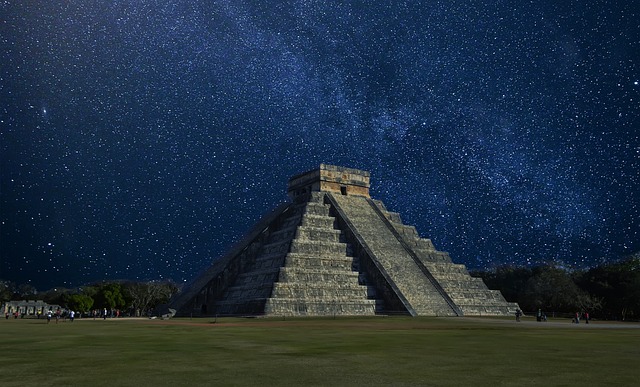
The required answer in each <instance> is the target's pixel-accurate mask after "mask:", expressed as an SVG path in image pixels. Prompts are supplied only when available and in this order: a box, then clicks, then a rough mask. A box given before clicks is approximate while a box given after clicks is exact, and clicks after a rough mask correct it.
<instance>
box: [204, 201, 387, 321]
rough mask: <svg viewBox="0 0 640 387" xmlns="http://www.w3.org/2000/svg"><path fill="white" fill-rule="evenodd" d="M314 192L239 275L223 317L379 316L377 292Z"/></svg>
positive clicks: (222, 304)
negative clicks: (365, 282) (365, 281)
mask: <svg viewBox="0 0 640 387" xmlns="http://www.w3.org/2000/svg"><path fill="white" fill-rule="evenodd" d="M322 199H323V194H321V193H313V194H311V195H310V200H309V201H307V202H302V203H296V204H294V205H293V209H292V211H289V213H288V214H287V217H286V219H284V221H283V222H282V225H281V227H280V228H279V229H278V230H276V231H274V232H272V233H271V234H270V236H269V238H268V240H267V241H266V242H265V243H264V244H263V246H262V247H261V248H260V251H259V253H258V254H257V256H256V257H255V259H254V260H252V261H251V262H250V263H249V264H247V266H246V268H245V269H244V270H243V271H242V273H239V275H238V276H237V278H236V280H235V282H234V283H233V285H232V286H230V287H229V288H228V289H227V290H226V291H225V293H224V294H223V296H222V297H221V300H220V301H217V302H216V304H215V313H216V314H219V315H248V314H251V315H257V314H265V315H286V316H305V315H374V314H375V313H376V304H377V303H378V304H380V303H379V301H378V302H377V301H376V300H375V299H374V297H375V290H374V289H373V288H372V287H371V286H366V285H364V284H363V282H364V277H363V276H362V275H360V274H359V273H358V261H357V259H356V258H354V257H352V256H350V250H351V247H350V245H349V244H347V243H346V242H345V241H344V236H343V235H342V232H341V231H340V230H337V229H335V228H334V223H335V218H334V217H332V216H330V215H329V206H328V205H326V204H324V203H323V200H322Z"/></svg>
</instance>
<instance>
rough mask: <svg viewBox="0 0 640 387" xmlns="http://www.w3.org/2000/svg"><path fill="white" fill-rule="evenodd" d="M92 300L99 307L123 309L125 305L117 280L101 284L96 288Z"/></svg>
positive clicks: (125, 301)
mask: <svg viewBox="0 0 640 387" xmlns="http://www.w3.org/2000/svg"><path fill="white" fill-rule="evenodd" d="M94 300H95V305H96V306H97V307H99V308H107V309H123V308H124V307H125V306H126V305H127V300H126V299H125V296H124V294H123V291H122V286H121V285H120V284H119V283H117V282H110V283H106V284H103V285H101V286H100V287H99V288H98V289H97V292H96V294H95V297H94Z"/></svg>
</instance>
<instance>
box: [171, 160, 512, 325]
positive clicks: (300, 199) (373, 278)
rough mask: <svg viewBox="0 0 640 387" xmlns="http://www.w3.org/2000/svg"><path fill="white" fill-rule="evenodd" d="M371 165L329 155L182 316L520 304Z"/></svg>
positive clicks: (190, 298)
mask: <svg viewBox="0 0 640 387" xmlns="http://www.w3.org/2000/svg"><path fill="white" fill-rule="evenodd" d="M369 183H370V175H369V172H366V171H360V170H357V169H351V168H344V167H338V166H333V165H326V164H321V165H320V168H318V169H314V170H311V171H309V172H306V173H303V174H300V175H297V176H294V177H292V178H291V179H290V180H289V185H288V193H289V197H290V199H291V202H290V203H285V204H282V205H280V206H279V207H277V208H276V209H275V210H273V211H272V212H271V213H270V214H269V215H267V216H265V217H264V218H263V219H262V220H260V221H259V222H258V223H257V224H256V225H255V226H254V227H253V229H251V230H250V231H249V232H248V234H247V235H246V237H245V238H244V239H243V240H242V241H240V242H239V243H237V244H236V246H235V247H234V248H233V249H232V250H231V251H230V252H229V253H228V254H226V255H225V256H223V257H221V258H219V259H217V260H216V261H214V262H213V264H212V265H211V267H209V268H208V270H206V271H205V272H204V273H203V274H201V275H200V276H199V277H197V278H196V279H195V280H194V281H193V282H192V283H191V284H190V285H189V286H188V287H186V288H185V289H184V291H183V292H181V293H180V294H178V295H177V296H176V297H175V298H174V299H173V300H172V301H171V304H170V307H171V308H173V309H175V310H176V311H177V315H178V316H214V315H215V316H225V315H243V316H256V315H265V316H331V315H334V316H335V315H348V316H351V315H375V314H408V315H412V316H463V315H507V314H513V313H514V312H515V310H516V308H517V304H514V303H508V302H506V301H505V299H504V298H503V297H502V294H501V293H500V292H499V291H497V290H489V289H488V288H487V286H486V285H485V284H484V282H483V281H482V279H480V278H474V277H471V276H470V275H469V273H468V271H467V269H466V268H465V266H464V265H460V264H455V263H453V262H452V261H451V258H450V257H449V255H448V254H447V253H445V252H442V251H438V250H436V249H435V247H434V246H433V244H432V243H431V241H430V240H429V239H425V238H421V237H420V236H419V235H418V232H417V231H416V229H415V227H413V226H407V225H404V224H403V223H402V221H401V219H400V216H399V215H398V214H397V213H394V212H390V211H387V209H386V208H385V206H384V204H383V203H382V202H381V201H379V200H373V199H371V198H370V196H369Z"/></svg>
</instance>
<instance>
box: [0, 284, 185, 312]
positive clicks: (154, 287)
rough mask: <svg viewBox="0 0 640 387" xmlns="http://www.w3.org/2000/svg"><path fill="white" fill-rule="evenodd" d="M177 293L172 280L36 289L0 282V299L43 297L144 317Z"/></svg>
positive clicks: (81, 307) (55, 302) (74, 306)
mask: <svg viewBox="0 0 640 387" xmlns="http://www.w3.org/2000/svg"><path fill="white" fill-rule="evenodd" d="M177 292H178V287H177V286H176V285H175V284H174V283H173V282H171V281H163V282H159V281H150V282H133V281H118V282H102V283H96V284H92V285H87V286H83V287H80V288H76V289H65V288H53V289H50V290H47V291H44V292H38V291H37V290H36V289H35V288H34V287H33V286H32V285H28V284H26V285H25V284H21V285H18V286H16V285H15V284H13V283H12V282H8V281H0V302H4V301H12V300H15V301H17V300H27V299H29V300H34V299H38V300H43V301H44V302H46V303H47V304H50V305H60V306H61V307H62V308H64V309H68V310H74V311H77V312H81V313H89V312H91V311H92V310H96V309H99V310H102V309H105V308H106V309H107V310H109V311H115V310H120V311H121V313H122V314H125V315H129V316H146V315H148V314H150V313H151V312H152V311H153V310H154V309H155V308H156V307H157V306H158V305H160V304H165V303H167V302H169V299H170V298H171V296H173V295H174V294H176V293H177Z"/></svg>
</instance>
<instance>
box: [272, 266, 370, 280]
mask: <svg viewBox="0 0 640 387" xmlns="http://www.w3.org/2000/svg"><path fill="white" fill-rule="evenodd" d="M278 278H279V282H306V283H322V282H327V283H335V284H341V283H344V282H353V283H358V279H359V273H357V272H354V271H345V270H339V269H335V270H330V269H325V270H317V269H300V268H291V267H283V268H281V269H280V275H279V277H278Z"/></svg>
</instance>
